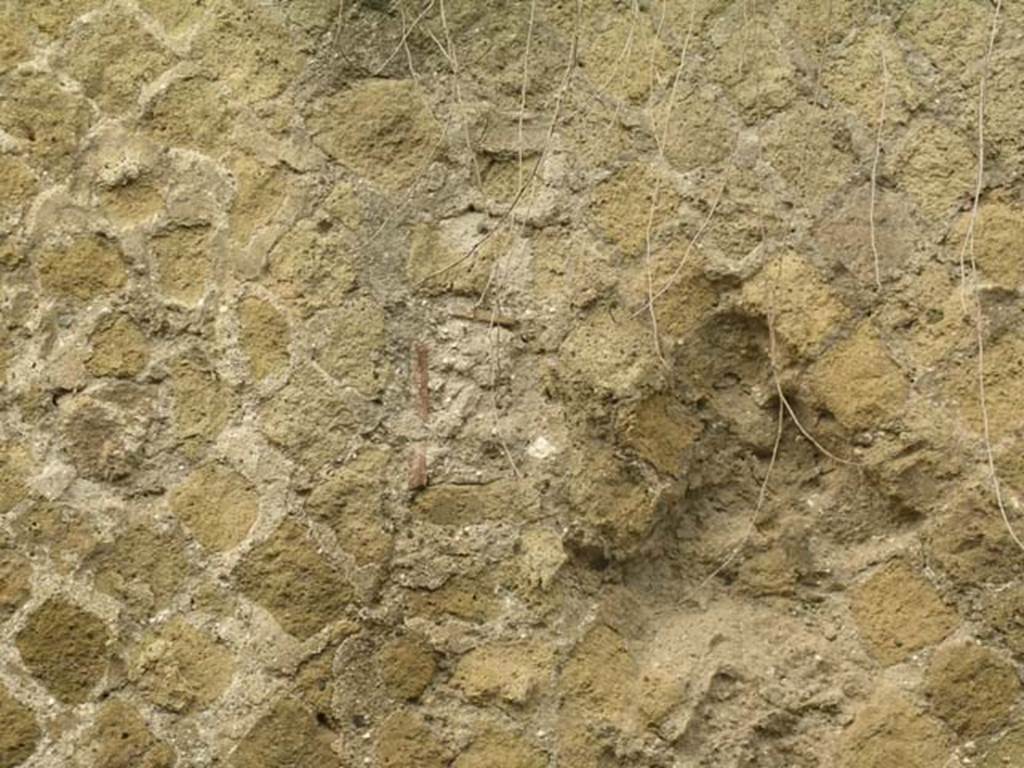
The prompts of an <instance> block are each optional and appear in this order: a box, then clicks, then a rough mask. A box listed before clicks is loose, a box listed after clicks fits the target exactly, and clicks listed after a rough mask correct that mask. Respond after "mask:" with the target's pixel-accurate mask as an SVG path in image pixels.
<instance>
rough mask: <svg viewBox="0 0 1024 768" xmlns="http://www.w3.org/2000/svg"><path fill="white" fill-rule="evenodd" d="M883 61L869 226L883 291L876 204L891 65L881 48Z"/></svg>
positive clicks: (880, 286)
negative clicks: (876, 225)
mask: <svg viewBox="0 0 1024 768" xmlns="http://www.w3.org/2000/svg"><path fill="white" fill-rule="evenodd" d="M878 53H879V56H880V58H881V60H882V106H881V108H880V109H879V111H878V131H877V133H876V134H875V159H874V161H873V162H872V163H871V211H870V214H869V226H870V229H871V254H872V256H873V257H874V263H875V285H876V286H877V287H878V290H882V271H881V268H880V266H879V262H880V258H879V255H878V232H877V228H876V227H875V204H876V202H877V198H878V164H879V161H880V160H881V158H882V131H883V129H884V128H885V109H886V105H887V102H888V98H889V64H888V62H887V61H886V60H885V50H884V49H882V48H881V47H879V50H878Z"/></svg>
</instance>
